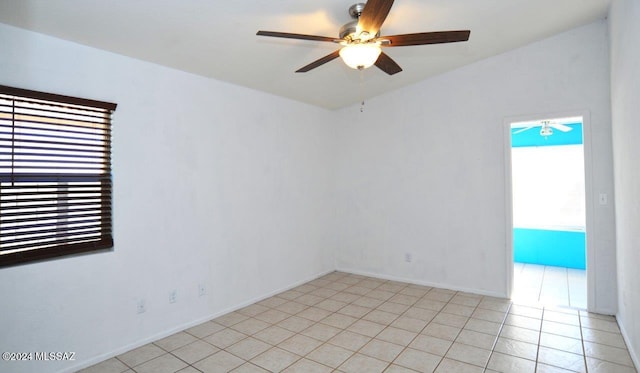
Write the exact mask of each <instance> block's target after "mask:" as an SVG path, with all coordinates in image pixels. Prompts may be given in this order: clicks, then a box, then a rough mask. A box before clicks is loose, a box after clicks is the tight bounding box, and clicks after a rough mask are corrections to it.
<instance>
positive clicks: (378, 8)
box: [358, 0, 393, 37]
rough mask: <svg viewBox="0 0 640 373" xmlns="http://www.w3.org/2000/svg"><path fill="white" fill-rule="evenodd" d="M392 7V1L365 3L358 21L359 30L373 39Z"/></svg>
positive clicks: (382, 0)
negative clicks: (365, 32)
mask: <svg viewBox="0 0 640 373" xmlns="http://www.w3.org/2000/svg"><path fill="white" fill-rule="evenodd" d="M392 5H393V0H369V1H367V4H366V5H365V6H364V9H363V10H362V14H360V19H359V20H358V27H359V29H360V30H363V31H367V32H369V35H371V37H375V36H376V35H377V34H378V31H380V27H382V24H383V23H384V20H385V19H386V18H387V15H388V14H389V11H390V10H391V6H392Z"/></svg>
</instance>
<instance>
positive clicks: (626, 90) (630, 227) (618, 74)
mask: <svg viewBox="0 0 640 373" xmlns="http://www.w3.org/2000/svg"><path fill="white" fill-rule="evenodd" d="M638 19H640V2H638V1H636V0H615V1H614V2H613V4H612V6H611V10H610V16H609V27H610V38H611V39H610V40H611V111H612V113H611V115H612V127H613V146H614V152H613V160H614V164H615V185H616V233H617V234H616V239H617V258H618V270H617V273H618V310H619V312H618V314H617V318H618V322H619V324H620V327H621V329H622V332H623V334H624V335H625V339H626V341H627V347H628V348H629V351H630V352H631V356H632V357H633V359H634V362H635V364H636V366H640V318H639V317H638V315H640V271H638V266H639V265H640V230H639V229H638V227H640V168H639V167H638V162H639V161H640V146H639V145H638V142H639V141H640V126H639V123H640V121H639V119H640V106H639V105H638V104H639V103H640V24H638Z"/></svg>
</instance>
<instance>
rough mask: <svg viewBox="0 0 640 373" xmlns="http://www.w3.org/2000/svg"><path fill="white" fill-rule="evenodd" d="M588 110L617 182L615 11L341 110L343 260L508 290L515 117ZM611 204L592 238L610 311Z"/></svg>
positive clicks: (598, 170)
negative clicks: (612, 82) (612, 72)
mask: <svg viewBox="0 0 640 373" xmlns="http://www.w3.org/2000/svg"><path fill="white" fill-rule="evenodd" d="M471 38H473V33H472V35H471ZM423 53H429V49H428V48H426V47H425V48H424V50H423ZM398 63H399V64H402V61H398ZM585 111H586V112H587V113H589V116H590V118H589V119H590V128H591V136H590V138H588V139H586V140H585V141H590V142H591V149H592V152H593V159H592V167H593V177H592V184H593V188H594V190H595V191H600V192H603V193H611V192H612V191H613V176H612V149H611V123H610V121H611V119H610V118H611V114H610V103H609V60H608V40H607V24H606V21H598V22H595V23H592V24H589V25H586V26H583V27H580V28H577V29H574V30H571V31H568V32H565V33H563V34H560V35H557V36H554V37H551V38H549V39H545V40H542V41H539V42H536V43H533V44H530V45H528V46H525V47H522V48H519V49H516V50H513V51H510V52H507V53H504V54H502V55H499V56H495V57H492V58H489V59H486V60H483V61H480V62H477V63H475V64H472V65H469V66H466V67H463V68H460V69H458V70H455V71H452V72H449V73H446V74H443V75H440V76H437V77H434V78H431V79H428V80H425V81H422V82H419V83H417V84H415V85H413V86H411V87H408V88H403V89H400V90H397V91H395V92H392V93H389V94H386V95H383V96H379V97H376V98H373V99H370V100H368V101H367V103H366V105H365V111H364V112H363V113H361V112H360V111H359V109H358V107H355V106H354V107H349V108H346V109H344V110H342V115H343V116H344V118H345V120H344V122H345V123H344V124H343V126H342V127H340V129H339V132H338V141H339V142H338V152H337V156H338V163H337V167H338V169H337V171H336V173H337V183H338V185H337V198H338V218H337V222H338V226H339V235H338V249H337V254H336V266H337V267H338V268H339V269H345V270H351V271H355V272H359V273H367V274H372V275H376V276H383V277H387V278H396V279H403V280H408V281H413V282H418V283H424V284H433V285H437V286H443V287H449V288H454V289H466V290H469V291H473V292H480V293H485V294H493V295H499V296H504V295H506V294H507V293H508V291H507V283H508V279H507V276H508V275H509V274H508V270H507V267H508V265H509V263H508V254H507V253H508V250H509V248H508V247H507V239H506V230H507V226H508V222H507V221H506V218H505V214H506V212H505V203H506V202H505V201H506V197H505V193H506V191H505V185H506V180H505V168H506V164H505V163H506V160H505V159H506V156H505V153H506V152H505V147H506V146H508V138H507V136H508V128H507V127H506V126H505V124H504V123H505V119H506V118H512V117H520V116H527V115H529V116H531V115H542V117H548V116H546V115H548V114H554V113H565V114H566V113H567V112H574V113H575V112H585ZM596 194H597V193H596ZM587 203H595V201H587ZM613 211H614V210H613V204H612V203H610V204H609V205H606V206H600V205H596V206H595V208H594V216H593V218H594V232H593V237H595V239H594V241H593V242H590V243H589V245H591V246H592V250H593V252H594V257H595V261H594V262H593V263H589V265H592V266H594V268H593V273H594V275H595V279H596V281H595V289H594V291H595V302H594V305H595V309H594V310H596V311H600V312H604V313H614V312H615V307H616V295H615V290H614V289H615V283H616V279H615V237H614V219H613ZM407 253H408V254H410V255H409V256H410V257H411V262H407V261H406V254H407Z"/></svg>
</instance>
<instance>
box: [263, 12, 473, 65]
mask: <svg viewBox="0 0 640 373" xmlns="http://www.w3.org/2000/svg"><path fill="white" fill-rule="evenodd" d="M392 5H393V0H369V1H368V2H367V3H366V4H363V3H358V4H355V5H352V6H351V7H350V8H349V15H350V16H351V18H353V19H354V20H353V21H351V22H349V23H347V24H345V25H344V26H342V27H341V28H340V32H339V38H332V37H327V36H316V35H304V34H292V33H286V32H275V31H258V33H257V35H260V36H272V37H277V38H289V39H301V40H313V41H323V42H330V43H338V44H340V45H342V48H340V49H339V50H337V51H335V52H333V53H331V54H329V55H326V56H324V57H322V58H320V59H318V60H316V61H313V62H312V63H310V64H308V65H306V66H304V67H301V68H300V69H298V70H297V71H296V72H297V73H305V72H307V71H309V70H312V69H315V68H316V67H319V66H322V65H324V64H325V63H327V62H330V61H332V60H334V59H336V58H337V57H338V56H340V57H341V58H342V60H343V61H344V62H345V63H346V64H347V65H348V66H349V67H351V68H354V69H358V70H362V69H366V68H368V67H371V66H372V65H374V64H375V65H376V66H377V67H378V68H379V69H380V70H382V71H384V72H386V73H387V74H389V75H393V74H396V73H399V72H400V71H402V68H401V67H400V66H399V65H398V64H397V63H396V62H395V61H394V60H393V59H391V57H389V56H388V55H387V54H386V53H384V52H382V49H381V47H405V46H411V45H425V44H439V43H455V42H459V41H467V40H469V34H470V31H469V30H459V31H438V32H421V33H416V34H402V35H393V36H380V27H382V24H383V23H384V20H385V19H386V18H387V15H388V14H389V11H390V10H391V6H392Z"/></svg>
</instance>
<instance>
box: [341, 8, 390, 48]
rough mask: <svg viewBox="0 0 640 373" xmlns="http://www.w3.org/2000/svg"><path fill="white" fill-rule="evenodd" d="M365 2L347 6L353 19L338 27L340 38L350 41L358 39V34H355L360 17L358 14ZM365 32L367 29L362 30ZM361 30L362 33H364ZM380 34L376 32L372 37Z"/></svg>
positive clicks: (360, 12)
mask: <svg viewBox="0 0 640 373" xmlns="http://www.w3.org/2000/svg"><path fill="white" fill-rule="evenodd" d="M365 5H366V4H365V3H357V4H353V5H351V6H350V7H349V15H350V16H351V18H353V21H350V22H347V23H345V24H344V25H343V26H342V27H340V33H339V34H338V35H339V36H340V39H348V40H350V41H354V40H359V39H360V35H357V32H358V20H359V19H360V15H361V14H362V11H363V10H364V6H365ZM362 31H364V32H366V31H367V30H362ZM364 32H363V33H364ZM378 36H380V32H378V33H377V34H376V35H374V37H378Z"/></svg>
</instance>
